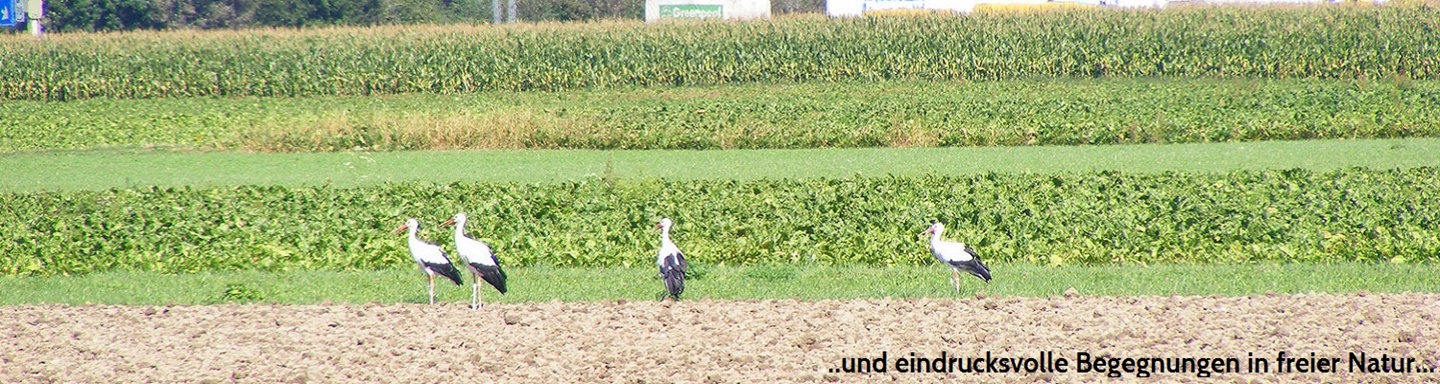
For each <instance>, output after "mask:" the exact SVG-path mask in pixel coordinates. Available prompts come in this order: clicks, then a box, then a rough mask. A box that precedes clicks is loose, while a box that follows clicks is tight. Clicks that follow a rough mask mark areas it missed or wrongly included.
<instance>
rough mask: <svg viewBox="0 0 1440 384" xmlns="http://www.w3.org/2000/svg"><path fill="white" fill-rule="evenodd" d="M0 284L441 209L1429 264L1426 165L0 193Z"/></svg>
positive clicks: (694, 234)
mask: <svg viewBox="0 0 1440 384" xmlns="http://www.w3.org/2000/svg"><path fill="white" fill-rule="evenodd" d="M0 200H3V201H0V203H3V204H0V206H4V207H6V208H5V209H6V210H7V212H6V213H7V214H6V215H0V227H3V228H5V230H4V231H0V254H3V255H5V257H3V258H0V274H5V275H51V274H84V273H90V272H98V271H114V270H132V271H163V272H194V271H203V270H248V269H257V270H294V269H375V268H397V267H400V268H403V267H405V266H406V265H409V263H410V261H409V257H408V255H407V254H406V251H405V241H404V239H403V238H402V237H403V236H401V235H396V234H392V233H391V232H390V230H391V229H393V228H395V227H396V226H398V225H399V224H401V222H402V220H403V219H404V218H406V217H411V216H414V217H418V218H420V219H421V220H422V222H423V223H424V224H425V225H427V226H426V227H425V230H424V231H423V236H424V237H426V238H428V239H430V240H432V241H436V242H439V243H441V244H445V245H446V246H447V247H448V245H449V244H450V242H451V241H450V236H451V233H450V232H449V231H448V230H445V229H438V228H437V227H435V224H436V223H439V222H440V221H442V220H444V219H445V218H447V217H448V216H449V215H451V214H453V213H455V212H457V211H462V210H463V211H467V212H468V213H469V215H470V217H471V227H470V228H469V231H470V234H472V235H474V236H476V237H479V238H483V239H488V240H489V241H490V243H491V245H492V246H494V247H495V249H496V250H497V251H498V253H499V255H500V258H501V260H502V261H503V262H505V263H508V264H511V265H555V266H603V265H646V263H650V262H652V261H653V260H654V259H653V257H652V256H651V255H652V252H653V251H654V249H655V247H656V246H657V243H658V238H657V236H658V234H657V233H656V232H655V231H654V230H653V228H654V227H653V225H654V222H655V221H656V220H657V219H659V218H661V217H671V218H673V219H674V220H675V222H676V227H675V229H674V237H675V240H676V241H677V242H678V243H679V244H680V245H681V247H683V248H684V249H685V250H686V251H687V255H688V256H689V257H690V258H692V259H694V260H696V261H701V262H709V263H725V264H745V263H761V262H763V263H821V264H855V263H859V264H872V265H888V264H916V263H928V262H930V261H929V257H930V256H929V253H928V252H927V251H926V242H925V241H924V240H921V239H918V238H917V234H918V233H919V232H920V231H921V230H923V229H924V228H925V227H926V225H927V223H929V222H930V221H932V220H936V219H938V220H941V221H943V222H945V223H946V224H947V225H948V228H949V229H948V231H947V232H946V235H947V237H948V238H950V239H954V240H960V241H965V242H968V243H970V244H972V245H973V246H974V247H975V249H976V250H977V251H978V252H979V254H980V255H981V256H982V257H984V258H987V259H989V260H1006V261H1020V262H1030V263H1046V264H1073V263H1082V264H1105V263H1112V262H1143V263H1152V262H1185V263H1235V262H1241V263H1243V262H1253V261H1301V262H1335V261H1350V260H1359V261H1388V262H1434V261H1440V205H1437V203H1436V202H1437V201H1440V169H1435V168H1413V169H1406V170H1369V169H1362V168H1351V169H1345V170H1338V171H1333V172H1324V173H1316V172H1310V171H1304V170H1283V171H1239V172H1231V173H1220V174H1205V173H1200V174H1194V173H1175V172H1171V173H1162V174H1148V175H1144V174H1127V173H1117V172H1100V173H1086V174H1060V175H1033V174H993V173H992V174H983V175H976V176H968V177H940V176H929V177H878V178H847V179H804V180H791V179H781V180H773V179H772V180H759V181H733V180H707V181H684V182H677V181H659V180H651V181H621V182H607V181H604V180H592V181H586V182H571V183H565V184H559V185H548V184H547V185H517V184H472V183H456V184H450V185H436V184H392V185H385V186H382V187H375V188H356V189H338V188H330V187H310V188H284V187H253V186H248V187H231V188H219V189H192V188H178V189H170V188H165V189H157V188H141V189H119V190H109V191H91V192H67V193H15V194H5V195H0Z"/></svg>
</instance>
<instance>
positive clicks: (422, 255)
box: [395, 218, 464, 305]
mask: <svg viewBox="0 0 1440 384" xmlns="http://www.w3.org/2000/svg"><path fill="white" fill-rule="evenodd" d="M406 229H409V230H410V257H412V258H414V259H415V264H419V265H420V271H421V272H425V276H426V277H429V278H430V304H431V305H434V304H435V274H437V273H438V274H440V275H441V276H445V277H448V278H450V281H454V282H455V285H463V284H464V283H462V282H460V271H459V270H457V269H455V265H454V264H451V263H450V258H449V257H445V252H444V251H441V250H440V247H439V246H437V245H435V244H430V243H426V242H425V241H423V240H420V237H419V235H418V233H419V232H420V220H416V219H413V218H412V219H409V220H405V225H404V226H401V227H399V228H395V233H401V232H405V230H406Z"/></svg>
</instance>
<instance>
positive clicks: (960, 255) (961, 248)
mask: <svg viewBox="0 0 1440 384" xmlns="http://www.w3.org/2000/svg"><path fill="white" fill-rule="evenodd" d="M944 231H945V224H940V222H938V221H937V222H935V224H931V225H930V228H929V229H926V230H925V232H921V233H920V235H921V236H924V235H927V234H928V235H930V253H931V254H934V255H935V258H936V259H939V260H940V262H942V263H945V264H947V265H949V266H950V270H951V272H953V274H952V275H951V276H950V284H951V285H954V286H955V292H956V293H959V292H960V271H961V270H964V271H965V272H967V273H969V274H971V275H974V276H975V277H978V278H980V279H981V280H985V282H986V283H989V282H990V268H988V267H986V266H985V263H983V262H981V261H980V256H978V255H976V254H975V249H973V248H970V246H968V245H965V243H953V242H949V241H945V240H940V233H941V232H944Z"/></svg>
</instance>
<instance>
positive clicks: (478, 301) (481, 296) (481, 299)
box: [475, 284, 485, 309]
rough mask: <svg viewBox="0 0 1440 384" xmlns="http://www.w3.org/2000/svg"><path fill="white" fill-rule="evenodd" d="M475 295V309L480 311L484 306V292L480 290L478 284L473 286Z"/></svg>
mask: <svg viewBox="0 0 1440 384" xmlns="http://www.w3.org/2000/svg"><path fill="white" fill-rule="evenodd" d="M475 293H476V294H477V295H479V296H478V298H477V299H476V300H475V309H480V307H484V306H485V290H484V289H481V288H480V284H475Z"/></svg>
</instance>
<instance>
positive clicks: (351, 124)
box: [222, 109, 591, 152]
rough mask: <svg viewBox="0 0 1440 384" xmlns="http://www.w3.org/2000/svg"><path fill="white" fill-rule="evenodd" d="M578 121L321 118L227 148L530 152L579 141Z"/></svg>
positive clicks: (525, 116) (527, 113)
mask: <svg viewBox="0 0 1440 384" xmlns="http://www.w3.org/2000/svg"><path fill="white" fill-rule="evenodd" d="M590 126H591V124H589V123H587V122H585V121H583V120H582V119H573V118H561V117H558V116H554V115H551V114H546V113H536V112H535V111H532V110H528V109H500V110H494V111H487V112H482V113H473V112H463V113H459V114H453V115H434V114H421V113H408V112H407V113H401V114H398V115H397V114H388V113H374V114H369V115H358V116H357V115H352V114H350V113H348V112H342V113H340V114H338V115H334V116H329V117H320V118H318V119H314V120H311V121H300V122H293V121H285V122H278V123H274V124H266V125H262V126H256V127H253V128H251V129H248V130H245V131H243V132H241V133H239V134H237V135H236V136H235V137H234V139H232V140H230V142H229V143H228V144H223V145H222V147H231V148H234V149H241V150H247V151H256V152H314V151H319V152H334V151H347V150H449V149H518V148H534V147H536V146H537V145H541V146H543V143H537V142H536V136H537V134H539V135H545V136H556V135H559V136H580V135H583V134H585V132H588V131H591V129H590V128H589V127H590Z"/></svg>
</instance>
